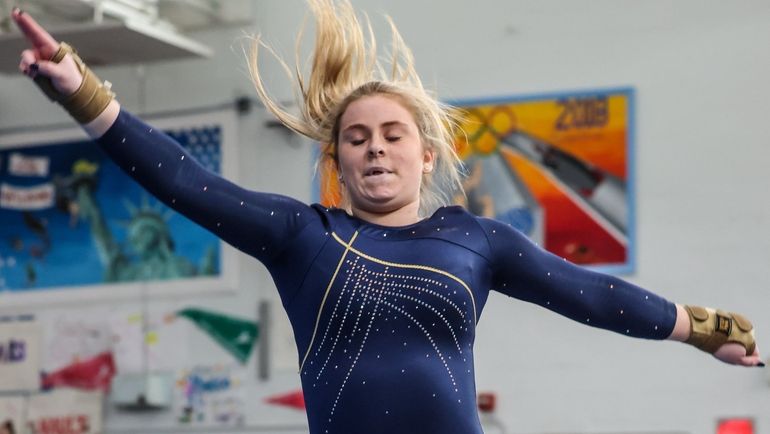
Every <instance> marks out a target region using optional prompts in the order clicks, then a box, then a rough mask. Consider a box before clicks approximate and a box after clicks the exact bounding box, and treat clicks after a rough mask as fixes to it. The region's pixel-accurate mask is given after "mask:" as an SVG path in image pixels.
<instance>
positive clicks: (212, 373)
mask: <svg viewBox="0 0 770 434" xmlns="http://www.w3.org/2000/svg"><path fill="white" fill-rule="evenodd" d="M246 375H247V370H246V369H244V368H235V367H229V366H225V365H214V366H197V367H194V368H191V369H184V370H181V371H179V372H178V374H177V380H176V387H175V392H174V403H175V410H174V412H175V415H176V419H177V423H179V424H180V425H184V426H209V427H210V426H242V425H244V424H245V421H246V414H245V408H246V407H245V402H246V391H245V388H244V387H243V383H244V379H245V378H246Z"/></svg>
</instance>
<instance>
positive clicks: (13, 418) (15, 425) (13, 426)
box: [0, 396, 27, 434]
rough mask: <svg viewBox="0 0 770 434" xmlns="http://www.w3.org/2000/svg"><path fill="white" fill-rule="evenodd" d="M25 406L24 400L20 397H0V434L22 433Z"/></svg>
mask: <svg viewBox="0 0 770 434" xmlns="http://www.w3.org/2000/svg"><path fill="white" fill-rule="evenodd" d="M26 404H27V401H26V400H25V398H23V397H20V396H0V433H9V434H10V433H22V432H24V431H23V429H22V427H24V413H25V411H26V410H25V408H26ZM3 430H5V431H3Z"/></svg>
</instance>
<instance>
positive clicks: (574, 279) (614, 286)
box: [479, 219, 676, 339]
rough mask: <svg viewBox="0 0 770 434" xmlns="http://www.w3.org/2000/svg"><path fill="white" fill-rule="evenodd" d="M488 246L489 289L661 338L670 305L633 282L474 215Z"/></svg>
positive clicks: (671, 313) (669, 321) (667, 328)
mask: <svg viewBox="0 0 770 434" xmlns="http://www.w3.org/2000/svg"><path fill="white" fill-rule="evenodd" d="M479 221H480V224H481V225H482V227H483V229H484V232H485V233H486V235H487V238H488V240H489V245H490V258H489V259H490V263H491V267H492V275H493V285H494V289H495V290H497V291H499V292H502V293H504V294H506V295H508V296H511V297H514V298H517V299H520V300H525V301H528V302H531V303H535V304H538V305H540V306H543V307H545V308H547V309H550V310H552V311H554V312H556V313H559V314H561V315H564V316H566V317H568V318H571V319H573V320H575V321H578V322H580V323H582V324H586V325H589V326H593V327H599V328H602V329H607V330H612V331H614V332H617V333H621V334H624V335H628V336H634V337H639V338H646V339H665V338H667V337H668V336H669V335H670V334H671V332H672V330H673V328H674V323H675V322H676V305H674V304H673V303H671V302H669V301H667V300H665V299H664V298H662V297H660V296H658V295H656V294H653V293H652V292H649V291H647V290H645V289H642V288H640V287H638V286H636V285H633V284H631V283H628V282H626V281H623V280H621V279H619V278H617V277H614V276H609V275H605V274H601V273H597V272H594V271H590V270H587V269H585V268H582V267H579V266H577V265H574V264H572V263H570V262H568V261H566V260H564V259H563V258H560V257H558V256H556V255H553V254H551V253H550V252H547V251H545V250H543V249H541V248H539V247H538V246H536V245H535V244H534V243H533V242H532V241H531V240H529V238H527V237H526V236H524V235H523V234H522V233H520V232H519V231H517V230H516V229H514V228H512V227H510V226H508V225H506V224H504V223H500V222H498V221H495V220H490V219H480V220H479Z"/></svg>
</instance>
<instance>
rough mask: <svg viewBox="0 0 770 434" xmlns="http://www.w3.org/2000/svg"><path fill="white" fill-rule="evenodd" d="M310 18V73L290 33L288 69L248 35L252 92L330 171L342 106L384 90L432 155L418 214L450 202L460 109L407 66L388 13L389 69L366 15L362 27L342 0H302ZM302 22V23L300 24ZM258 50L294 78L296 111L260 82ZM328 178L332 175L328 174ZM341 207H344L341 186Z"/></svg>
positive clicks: (410, 61) (406, 52)
mask: <svg viewBox="0 0 770 434" xmlns="http://www.w3.org/2000/svg"><path fill="white" fill-rule="evenodd" d="M308 4H309V6H310V9H311V12H312V14H313V16H314V17H315V24H316V37H315V47H314V49H313V53H312V65H311V69H310V75H309V76H308V77H305V76H304V75H303V73H302V66H301V63H300V59H299V57H300V54H299V51H300V40H301V38H302V30H300V32H299V35H298V36H297V46H296V48H295V67H294V70H293V71H292V69H291V68H290V67H289V65H287V64H286V62H285V61H284V60H283V59H281V57H280V56H279V55H277V54H276V53H275V52H274V51H273V50H272V49H271V48H270V47H269V46H268V45H266V44H265V43H264V42H263V41H262V39H261V37H260V36H259V35H257V36H255V37H254V38H253V41H252V45H251V52H250V55H249V71H250V73H251V79H252V81H253V82H254V86H255V87H256V90H257V94H258V95H259V98H260V99H261V100H262V102H263V103H264V104H265V107H267V109H268V110H270V111H271V112H272V113H273V115H275V116H276V118H278V120H279V121H281V123H283V124H284V125H286V126H287V127H288V128H290V129H292V130H293V131H295V132H297V133H299V134H302V135H303V136H306V137H309V138H310V139H313V140H316V141H318V142H320V143H321V146H322V151H323V152H322V153H321V156H320V158H319V161H318V166H317V167H320V168H321V169H322V170H324V169H326V170H331V171H332V172H335V171H336V168H337V141H338V135H339V122H340V118H341V117H342V114H343V113H344V112H345V110H346V109H347V107H348V105H349V104H350V103H351V102H353V101H355V100H357V99H359V98H361V97H364V96H368V95H385V96H391V97H393V98H394V99H395V100H396V101H398V102H399V103H400V104H401V105H403V106H404V107H405V108H406V109H408V110H409V111H410V112H411V114H412V116H413V117H414V120H415V123H416V124H417V128H418V130H419V132H420V137H421V139H422V142H423V145H424V146H425V148H426V149H428V150H431V151H433V152H434V154H435V163H434V169H433V172H431V173H430V174H425V175H424V176H423V180H422V184H421V186H420V215H421V216H425V215H429V214H430V213H432V212H433V211H434V210H435V209H436V208H438V207H440V206H444V205H448V204H450V203H451V199H452V197H453V195H454V194H456V192H462V184H461V182H460V180H461V173H462V161H461V160H460V158H459V157H458V155H457V153H456V152H455V149H454V145H453V143H454V138H455V132H456V131H457V125H458V124H459V119H460V118H459V115H458V112H457V111H455V110H454V109H453V108H452V107H450V106H448V105H445V104H443V103H441V102H439V101H438V100H437V99H436V98H435V97H434V96H432V95H431V94H429V93H428V92H427V91H426V90H425V89H424V88H423V86H422V82H421V81H420V78H419V76H418V75H417V71H416V70H415V68H414V58H413V56H412V52H411V50H410V49H409V47H407V46H406V44H405V43H404V41H403V39H402V38H401V35H400V34H399V32H398V29H397V28H396V26H395V24H394V23H393V21H392V20H391V18H390V17H387V16H386V17H385V18H386V20H387V22H388V24H390V29H391V33H392V37H393V38H392V43H391V53H390V59H389V60H390V62H389V63H390V65H389V66H390V68H388V69H386V68H385V67H384V66H383V65H382V63H381V62H380V61H379V60H378V58H377V43H376V40H375V37H374V32H373V30H372V26H371V22H370V21H369V18H368V16H366V15H364V23H365V26H362V25H361V23H360V22H359V20H358V17H357V16H356V13H355V11H354V10H353V6H352V5H351V4H350V2H349V1H348V0H338V1H335V0H308ZM303 27H304V26H303ZM261 49H266V50H268V51H269V52H270V53H271V54H272V55H273V57H275V58H276V59H277V60H278V62H279V64H280V65H281V67H282V68H283V69H284V71H285V72H286V74H287V75H288V76H289V79H290V80H292V81H293V82H295V86H294V91H295V98H296V99H297V102H298V106H299V114H293V113H291V112H289V111H288V110H286V109H285V108H283V107H282V106H281V105H280V104H279V103H277V102H276V101H275V100H274V99H273V98H271V97H270V96H269V95H268V93H267V90H266V89H265V86H264V83H263V81H262V76H261V75H260V71H259V66H258V63H259V54H260V50H261ZM327 181H332V182H333V181H335V180H334V179H333V177H332V179H331V180H327ZM339 193H340V197H341V200H342V202H341V203H340V206H342V207H343V208H345V209H347V210H348V211H350V204H349V202H348V200H347V198H346V195H345V191H344V188H341V189H340V192H339Z"/></svg>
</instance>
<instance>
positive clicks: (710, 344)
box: [684, 306, 756, 355]
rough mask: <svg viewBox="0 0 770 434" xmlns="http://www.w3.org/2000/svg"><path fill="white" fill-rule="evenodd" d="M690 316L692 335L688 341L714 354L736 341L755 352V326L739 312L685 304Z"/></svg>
mask: <svg viewBox="0 0 770 434" xmlns="http://www.w3.org/2000/svg"><path fill="white" fill-rule="evenodd" d="M684 309H685V310H686V311H687V314H688V315H689V316H690V337H689V338H688V339H687V341H686V342H687V343H688V344H690V345H693V346H695V347H697V348H700V349H701V350H703V351H705V352H707V353H711V354H714V353H715V352H716V351H717V350H718V349H719V347H721V346H722V345H724V344H726V343H736V344H740V345H742V346H743V347H744V348H746V354H747V355H752V354H754V349H755V348H756V343H755V341H754V326H753V325H752V324H751V321H749V320H748V319H746V318H745V317H743V316H741V315H738V314H737V313H732V312H724V311H721V310H715V309H711V308H706V307H700V306H684Z"/></svg>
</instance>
